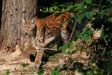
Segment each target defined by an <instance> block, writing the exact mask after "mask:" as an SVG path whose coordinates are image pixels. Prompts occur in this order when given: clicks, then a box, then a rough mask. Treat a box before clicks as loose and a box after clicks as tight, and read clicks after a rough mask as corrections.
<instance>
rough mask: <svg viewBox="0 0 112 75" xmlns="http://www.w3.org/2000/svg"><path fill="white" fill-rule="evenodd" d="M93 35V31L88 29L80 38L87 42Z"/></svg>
mask: <svg viewBox="0 0 112 75" xmlns="http://www.w3.org/2000/svg"><path fill="white" fill-rule="evenodd" d="M92 34H93V31H92V30H91V29H90V28H88V27H87V28H85V29H84V30H83V31H82V32H81V33H80V34H79V35H78V38H82V40H83V41H85V42H86V41H87V40H88V39H89V37H90V36H91V35H92Z"/></svg>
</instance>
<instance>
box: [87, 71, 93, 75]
mask: <svg viewBox="0 0 112 75" xmlns="http://www.w3.org/2000/svg"><path fill="white" fill-rule="evenodd" d="M86 75H94V73H93V71H87V73H86Z"/></svg>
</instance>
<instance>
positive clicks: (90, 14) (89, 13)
mask: <svg viewBox="0 0 112 75" xmlns="http://www.w3.org/2000/svg"><path fill="white" fill-rule="evenodd" d="M85 16H86V18H87V19H92V17H93V13H92V12H86V14H85Z"/></svg>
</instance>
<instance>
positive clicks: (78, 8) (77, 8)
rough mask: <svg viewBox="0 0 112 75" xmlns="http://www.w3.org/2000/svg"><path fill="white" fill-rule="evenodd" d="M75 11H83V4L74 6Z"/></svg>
mask: <svg viewBox="0 0 112 75" xmlns="http://www.w3.org/2000/svg"><path fill="white" fill-rule="evenodd" d="M75 7H76V8H75V10H83V9H84V4H83V2H81V3H78V4H75Z"/></svg>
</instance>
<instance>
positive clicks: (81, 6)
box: [40, 0, 112, 75]
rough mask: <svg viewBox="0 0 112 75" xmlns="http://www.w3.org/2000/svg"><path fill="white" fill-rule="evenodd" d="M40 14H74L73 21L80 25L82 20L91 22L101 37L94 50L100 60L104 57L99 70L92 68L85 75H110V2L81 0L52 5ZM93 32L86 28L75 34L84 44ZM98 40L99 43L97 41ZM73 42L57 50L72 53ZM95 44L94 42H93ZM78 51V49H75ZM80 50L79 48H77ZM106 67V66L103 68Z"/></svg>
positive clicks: (111, 34) (56, 73) (106, 0)
mask: <svg viewBox="0 0 112 75" xmlns="http://www.w3.org/2000/svg"><path fill="white" fill-rule="evenodd" d="M40 10H41V12H58V13H61V12H75V17H74V18H75V20H76V21H77V22H78V23H79V24H81V22H82V21H83V20H88V21H91V22H92V24H93V28H94V29H95V30H97V29H99V30H102V32H101V37H100V38H99V39H97V40H98V45H97V44H94V45H95V47H97V48H96V49H95V50H96V51H99V52H98V56H100V57H101V58H104V57H106V59H104V60H103V61H102V62H105V61H106V63H103V64H100V65H101V66H100V68H101V69H99V68H98V67H96V68H95V67H93V68H92V69H91V70H88V71H87V72H86V73H85V75H106V74H108V75H110V74H111V73H112V61H110V60H111V59H110V58H112V42H111V41H112V13H111V12H112V0H81V1H80V2H78V3H64V4H57V3H55V4H52V5H51V6H50V7H45V8H43V9H40ZM93 32H94V31H93V30H92V29H91V28H89V27H86V28H84V29H83V31H81V32H76V36H75V37H77V38H76V39H75V40H73V41H76V40H77V39H78V38H81V39H82V40H83V41H84V42H87V41H88V39H89V37H91V36H92V35H93ZM99 40H100V41H99ZM73 41H71V42H69V43H67V44H65V45H63V46H62V47H60V48H59V50H60V51H61V52H67V53H72V52H74V51H75V50H74V49H73V50H72V49H71V48H70V47H71V45H74V44H75V43H73ZM95 42H96V41H95ZM77 49H78V47H77ZM79 49H80V48H79ZM107 59H108V60H107ZM105 65H106V66H105ZM52 74H53V75H58V71H57V70H53V71H52Z"/></svg>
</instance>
